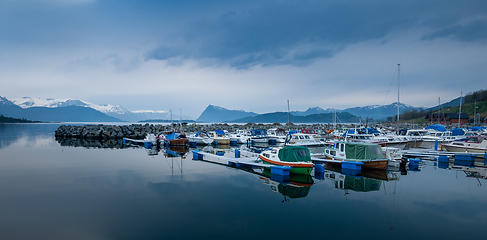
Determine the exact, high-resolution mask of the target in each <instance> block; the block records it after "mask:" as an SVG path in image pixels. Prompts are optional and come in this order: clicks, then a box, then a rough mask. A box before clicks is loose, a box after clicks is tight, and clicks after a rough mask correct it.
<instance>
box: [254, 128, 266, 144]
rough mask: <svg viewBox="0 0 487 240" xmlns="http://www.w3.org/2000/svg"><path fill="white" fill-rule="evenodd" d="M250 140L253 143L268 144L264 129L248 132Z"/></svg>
mask: <svg viewBox="0 0 487 240" xmlns="http://www.w3.org/2000/svg"><path fill="white" fill-rule="evenodd" d="M250 139H251V140H252V141H253V142H254V143H268V142H269V137H268V136H267V131H266V130H264V129H252V130H250Z"/></svg>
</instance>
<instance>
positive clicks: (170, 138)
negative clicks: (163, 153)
mask: <svg viewBox="0 0 487 240" xmlns="http://www.w3.org/2000/svg"><path fill="white" fill-rule="evenodd" d="M163 140H164V141H165V142H166V144H168V145H169V146H186V144H187V143H188V141H189V139H188V138H186V135H185V134H184V133H179V132H173V133H170V134H168V135H167V136H165V137H163Z"/></svg>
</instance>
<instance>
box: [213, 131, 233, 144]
mask: <svg viewBox="0 0 487 240" xmlns="http://www.w3.org/2000/svg"><path fill="white" fill-rule="evenodd" d="M208 134H209V135H210V137H212V138H213V142H214V143H216V144H218V145H229V144H230V137H228V135H226V134H225V132H224V131H223V130H215V131H213V132H209V133H208Z"/></svg>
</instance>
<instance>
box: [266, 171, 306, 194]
mask: <svg viewBox="0 0 487 240" xmlns="http://www.w3.org/2000/svg"><path fill="white" fill-rule="evenodd" d="M260 180H261V181H262V183H263V184H265V185H269V186H270V187H271V190H272V191H274V192H278V193H280V194H282V195H283V196H284V200H282V202H287V201H289V199H288V198H304V197H306V196H308V193H309V190H310V189H311V186H313V184H314V181H313V178H312V177H311V176H310V175H303V174H291V175H289V178H286V179H282V176H279V175H275V174H271V171H270V170H269V169H268V168H266V169H264V171H263V172H262V176H261V177H260Z"/></svg>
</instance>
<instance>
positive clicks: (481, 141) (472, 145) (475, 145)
mask: <svg viewBox="0 0 487 240" xmlns="http://www.w3.org/2000/svg"><path fill="white" fill-rule="evenodd" d="M441 146H443V147H444V148H445V149H446V150H447V151H448V152H471V153H487V136H471V137H469V138H467V139H466V140H463V141H453V142H451V143H445V144H441Z"/></svg>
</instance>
